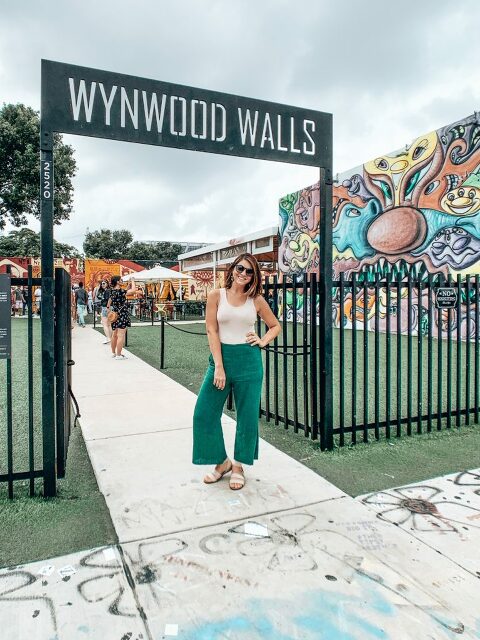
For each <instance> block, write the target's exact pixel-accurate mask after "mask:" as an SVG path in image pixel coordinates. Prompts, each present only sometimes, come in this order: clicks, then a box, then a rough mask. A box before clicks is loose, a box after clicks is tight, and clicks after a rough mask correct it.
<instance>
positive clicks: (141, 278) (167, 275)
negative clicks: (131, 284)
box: [122, 266, 193, 300]
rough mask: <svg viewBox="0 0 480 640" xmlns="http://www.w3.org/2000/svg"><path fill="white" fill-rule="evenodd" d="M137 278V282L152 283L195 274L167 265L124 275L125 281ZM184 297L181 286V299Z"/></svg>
mask: <svg viewBox="0 0 480 640" xmlns="http://www.w3.org/2000/svg"><path fill="white" fill-rule="evenodd" d="M132 277H133V278H135V281H136V282H144V283H152V282H162V281H164V280H189V279H191V278H192V277H193V276H191V275H189V274H188V273H180V272H179V271H174V270H173V269H167V267H161V266H157V267H153V268H152V269H143V271H137V272H135V273H129V274H127V275H126V276H123V277H122V281H123V282H128V281H129V280H130V278H132ZM181 299H182V287H180V300H181Z"/></svg>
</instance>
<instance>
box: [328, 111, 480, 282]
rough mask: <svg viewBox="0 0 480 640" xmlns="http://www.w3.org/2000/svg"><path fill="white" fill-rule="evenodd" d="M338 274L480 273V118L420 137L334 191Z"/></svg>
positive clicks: (356, 172)
mask: <svg viewBox="0 0 480 640" xmlns="http://www.w3.org/2000/svg"><path fill="white" fill-rule="evenodd" d="M333 204H334V228H333V244H334V254H335V259H334V273H335V275H337V276H338V274H339V273H340V272H341V271H343V272H346V273H350V272H352V271H355V272H366V273H368V274H369V275H373V274H374V273H376V272H378V273H380V275H382V276H384V275H386V274H387V273H388V274H392V275H397V274H402V275H407V273H410V274H411V275H413V276H415V277H421V278H422V277H425V276H426V275H427V274H428V273H433V274H435V273H442V274H443V275H444V276H447V275H448V274H452V275H456V274H457V273H459V274H461V275H465V274H466V273H470V274H475V273H479V272H480V260H479V250H480V115H479V114H474V115H473V116H470V117H468V118H465V119H463V120H461V121H459V122H456V123H454V124H451V125H449V126H447V127H443V128H441V129H439V130H437V131H432V132H430V133H428V134H426V135H423V136H419V137H418V138H417V139H416V140H414V141H413V143H412V144H411V145H410V146H408V147H406V148H405V150H403V151H399V152H396V153H391V154H386V155H384V156H380V157H378V158H376V159H375V160H372V161H370V162H366V163H365V164H364V165H363V166H361V167H359V168H357V169H354V170H352V171H349V172H347V173H345V174H343V175H342V176H341V177H340V178H339V184H338V185H337V186H336V187H334V202H333Z"/></svg>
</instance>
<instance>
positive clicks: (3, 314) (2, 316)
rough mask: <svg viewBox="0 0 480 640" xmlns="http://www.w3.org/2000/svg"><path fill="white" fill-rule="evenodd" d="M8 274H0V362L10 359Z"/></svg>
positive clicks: (10, 328) (10, 325)
mask: <svg viewBox="0 0 480 640" xmlns="http://www.w3.org/2000/svg"><path fill="white" fill-rule="evenodd" d="M10 291H11V289H10V274H8V273H0V360H6V359H7V358H11V357H12V305H11V302H10Z"/></svg>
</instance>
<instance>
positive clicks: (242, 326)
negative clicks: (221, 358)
mask: <svg viewBox="0 0 480 640" xmlns="http://www.w3.org/2000/svg"><path fill="white" fill-rule="evenodd" d="M256 320H257V310H256V309H255V303H254V302H253V298H247V300H246V302H245V304H242V305H241V306H240V307H234V306H232V305H231V304H230V303H229V302H228V300H227V292H226V290H225V289H220V300H219V303H218V311H217V321H218V335H219V337H220V342H223V344H245V342H246V336H247V333H248V332H249V331H255V322H256Z"/></svg>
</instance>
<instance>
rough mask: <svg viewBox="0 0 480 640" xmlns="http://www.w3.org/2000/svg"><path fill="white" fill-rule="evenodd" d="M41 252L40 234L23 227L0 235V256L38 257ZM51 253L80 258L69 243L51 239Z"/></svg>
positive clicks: (78, 253) (56, 255) (63, 256)
mask: <svg viewBox="0 0 480 640" xmlns="http://www.w3.org/2000/svg"><path fill="white" fill-rule="evenodd" d="M40 253H41V242H40V234H39V233H36V232H35V231H32V229H28V228H24V229H19V230H18V231H17V230H14V231H10V233H9V234H8V235H6V236H2V237H0V256H9V257H19V258H20V257H32V258H38V257H39V256H40ZM53 254H54V256H55V257H56V258H80V257H81V254H80V252H79V251H78V250H77V249H76V247H72V246H71V245H69V244H64V243H63V242H57V241H56V240H54V241H53Z"/></svg>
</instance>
